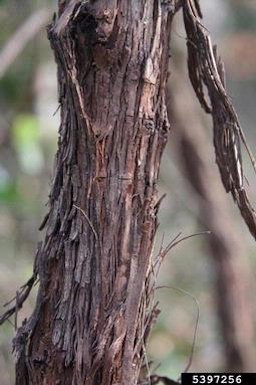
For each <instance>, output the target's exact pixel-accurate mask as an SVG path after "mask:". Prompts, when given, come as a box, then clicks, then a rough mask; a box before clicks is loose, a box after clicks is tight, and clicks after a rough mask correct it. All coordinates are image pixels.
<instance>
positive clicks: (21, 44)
mask: <svg viewBox="0 0 256 385" xmlns="http://www.w3.org/2000/svg"><path fill="white" fill-rule="evenodd" d="M50 15H51V11H50V9H48V8H42V9H39V10H37V11H35V12H34V13H32V15H30V16H29V17H28V19H27V20H26V21H25V22H24V24H22V25H21V26H20V27H19V28H18V29H17V31H15V32H14V34H13V35H12V36H11V38H10V39H9V40H8V42H7V43H6V44H5V46H4V47H3V48H2V50H1V51H0V79H1V78H2V77H3V76H4V75H5V74H6V72H7V71H8V69H9V67H10V66H11V65H12V63H13V62H14V61H15V59H16V58H17V57H18V56H19V55H20V54H21V52H22V51H23V50H24V48H25V47H26V45H27V44H28V43H29V41H30V40H31V39H33V37H34V36H35V35H36V34H37V33H38V32H39V31H40V30H41V29H43V28H44V27H45V26H46V24H47V22H48V21H49V19H50Z"/></svg>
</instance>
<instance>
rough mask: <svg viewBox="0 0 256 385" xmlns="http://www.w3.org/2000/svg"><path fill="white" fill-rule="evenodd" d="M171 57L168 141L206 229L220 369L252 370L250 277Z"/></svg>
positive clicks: (196, 111)
mask: <svg viewBox="0 0 256 385" xmlns="http://www.w3.org/2000/svg"><path fill="white" fill-rule="evenodd" d="M176 56H177V58H180V60H179V61H178V62H177V63H176V64H174V67H175V76H174V77H173V79H172V88H171V90H170V104H169V106H170V114H171V116H172V119H173V121H174V122H175V123H174V126H175V129H174V137H173V142H174V143H175V149H177V151H178V156H179V159H180V161H181V164H182V166H183V169H184V171H185V175H186V177H187V179H188V181H189V183H190V184H191V185H192V187H193V189H194V191H195V195H196V196H195V199H197V200H198V203H199V209H200V214H199V221H200V222H201V224H202V225H203V227H204V229H207V230H210V231H211V235H210V236H209V237H207V238H206V241H207V247H208V251H209V256H210V257H211V258H212V261H213V267H214V268H215V276H216V290H215V297H216V303H217V309H218V315H219V323H220V329H221V333H222V343H223V347H224V360H223V368H222V369H223V370H225V371H231V372H246V371H252V370H254V368H255V349H254V345H253V340H254V323H253V314H252V309H253V299H252V296H251V293H252V292H253V285H252V283H253V277H252V275H251V273H250V267H249V265H248V261H246V252H245V247H244V245H243V244H242V242H241V234H239V231H238V230H237V229H236V226H235V225H234V223H233V222H234V219H233V218H232V215H231V213H230V212H229V206H228V203H229V202H228V200H227V199H226V197H225V195H224V194H225V192H224V189H223V188H222V186H221V183H220V178H219V175H218V172H217V168H215V167H213V165H212V164H211V159H210V156H209V154H210V153H211V149H210V148H209V146H208V144H207V135H206V134H205V133H204V128H203V126H202V118H201V119H200V117H201V112H200V108H199V105H197V104H198V103H197V100H196V99H195V98H194V97H193V92H192V88H191V87H190V84H189V83H188V82H187V83H186V80H185V76H186V75H185V71H182V64H183V63H182V60H181V59H182V56H181V55H180V54H178V55H176ZM184 61H185V57H184ZM184 105H185V106H186V114H185V115H184ZM188 121H189V124H188Z"/></svg>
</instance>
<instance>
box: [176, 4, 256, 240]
mask: <svg viewBox="0 0 256 385" xmlns="http://www.w3.org/2000/svg"><path fill="white" fill-rule="evenodd" d="M183 16H184V23H185V28H186V33H187V48H188V70H189V77H190V80H191V83H192V85H193V87H194V90H195V92H196V95H197V97H198V99H199V101H200V103H201V105H202V107H203V108H204V110H205V111H206V112H207V113H210V114H211V115H212V118H213V132H214V147H215V152H216V162H217V164H218V167H219V170H220V174H221V179H222V182H223V185H224V187H225V189H226V191H227V192H231V194H232V196H233V199H234V201H235V202H236V204H237V205H238V207H239V209H240V212H241V215H242V217H243V218H244V221H245V223H246V224H247V226H248V228H249V230H250V232H251V234H252V235H253V236H254V238H256V216H255V210H254V208H253V207H252V204H251V203H250V201H249V198H248V193H247V191H246V188H245V183H244V181H245V178H244V172H243V165H242V156H241V150H240V142H242V143H243V144H244V145H245V147H246V150H247V152H248V154H249V157H250V159H251V162H252V165H253V167H254V169H255V164H256V163H255V160H254V158H253V155H252V152H251V151H250V149H249V146H248V144H247V142H246V139H245V136H244V133H243V131H242V128H241V125H240V123H239V120H238V117H237V114H236V111H235V109H234V107H233V105H232V102H231V100H230V98H229V96H228V94H227V90H226V87H225V79H224V78H225V72H224V64H223V62H222V60H221V58H220V57H219V56H218V55H217V49H216V47H214V46H213V45H212V43H211V37H210V34H209V32H208V31H207V29H206V28H205V27H204V26H203V24H202V21H201V18H202V14H201V11H200V7H199V4H198V2H197V1H193V0H185V1H184V3H183ZM205 88H206V89H207V90H208V95H209V99H210V103H209V101H208V100H207V98H206V97H205V95H204V89H205Z"/></svg>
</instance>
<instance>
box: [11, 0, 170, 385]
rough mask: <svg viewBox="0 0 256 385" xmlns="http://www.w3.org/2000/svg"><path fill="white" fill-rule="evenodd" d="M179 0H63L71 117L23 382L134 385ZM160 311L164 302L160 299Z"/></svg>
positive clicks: (23, 332) (64, 115) (25, 337)
mask: <svg viewBox="0 0 256 385" xmlns="http://www.w3.org/2000/svg"><path fill="white" fill-rule="evenodd" d="M174 8H175V7H174V6H173V4H172V1H160V0H154V1H153V0H133V1H127V0H96V1H75V0H71V1H67V0H64V1H63V0H62V1H59V13H58V17H57V18H56V20H55V21H54V22H53V23H52V25H51V26H50V27H49V39H50V41H51V45H52V48H53V50H54V52H55V57H56V62H57V65H58V83H59V101H60V104H61V125H60V130H59V134H60V136H59V143H58V153H57V157H56V166H55V176H54V179H53V184H52V189H51V194H50V200H49V206H50V207H49V208H50V210H49V214H48V216H47V217H46V220H45V221H44V224H43V226H42V227H44V226H45V227H46V235H45V239H44V242H43V244H42V246H41V248H40V250H39V252H38V257H37V260H36V272H37V273H38V275H39V279H40V289H39V294H38V298H37V305H36V310H35V311H34V314H33V315H32V317H31V318H30V320H29V321H28V322H27V323H25V324H24V325H23V326H22V327H21V328H20V329H19V331H18V334H17V337H16V339H15V341H14V348H15V350H16V355H17V379H16V384H17V385H30V384H33V385H41V384H49V385H53V384H54V385H57V384H59V385H71V384H73V385H96V384H97V385H99V384H101V385H109V384H122V385H134V384H136V383H137V381H138V377H139V373H140V368H141V365H142V364H143V359H144V353H143V352H144V343H145V339H146V337H147V335H148V331H149V329H150V323H151V321H152V319H153V315H152V312H151V311H150V309H149V302H150V301H149V290H150V285H149V276H150V266H151V259H150V258H151V251H152V245H153V240H154V236H155V232H156V227H157V210H158V198H157V190H156V182H157V178H158V172H159V165H160V159H161V155H162V151H163V148H164V146H165V143H166V140H167V133H168V130H169V123H168V119H167V113H166V105H165V85H166V77H167V62H168V42H169V31H170V25H171V19H172V16H173V14H174V11H175V10H174ZM154 311H156V309H155V308H154Z"/></svg>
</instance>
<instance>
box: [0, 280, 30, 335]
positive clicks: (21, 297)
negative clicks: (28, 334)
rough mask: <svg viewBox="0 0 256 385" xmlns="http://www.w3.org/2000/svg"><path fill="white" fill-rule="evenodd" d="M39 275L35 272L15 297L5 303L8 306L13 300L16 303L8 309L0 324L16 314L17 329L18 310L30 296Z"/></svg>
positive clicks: (0, 318) (15, 323)
mask: <svg viewBox="0 0 256 385" xmlns="http://www.w3.org/2000/svg"><path fill="white" fill-rule="evenodd" d="M36 280H37V275H36V274H33V275H32V277H31V278H30V279H29V280H28V281H27V282H26V283H25V285H23V286H21V288H20V290H19V291H17V292H16V295H15V297H14V298H12V299H11V300H10V301H8V302H7V303H5V304H4V307H7V306H8V305H10V304H11V303H12V302H14V305H13V306H12V307H11V308H10V309H9V310H7V311H6V312H5V313H4V314H3V315H2V316H1V317H0V325H2V324H3V323H5V321H8V320H9V318H10V317H11V316H12V315H13V314H15V322H14V327H15V330H16V329H17V314H18V311H19V310H20V309H21V308H22V306H23V304H24V302H25V301H26V299H27V298H28V296H29V294H30V292H31V290H32V288H33V286H34V284H35V283H36Z"/></svg>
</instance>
